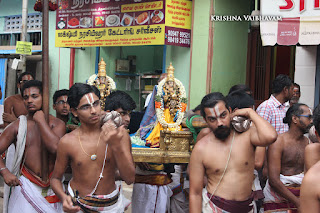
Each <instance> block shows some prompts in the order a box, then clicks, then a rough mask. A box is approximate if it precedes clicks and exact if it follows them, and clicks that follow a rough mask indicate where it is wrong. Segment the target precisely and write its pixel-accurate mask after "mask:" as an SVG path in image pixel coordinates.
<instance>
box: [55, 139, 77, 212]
mask: <svg viewBox="0 0 320 213" xmlns="http://www.w3.org/2000/svg"><path fill="white" fill-rule="evenodd" d="M68 137H70V136H66V137H63V138H61V140H60V142H59V144H58V150H57V157H56V162H55V165H54V170H53V173H52V177H51V180H50V185H51V187H52V189H53V191H54V192H55V194H56V195H57V196H58V197H59V198H60V200H61V201H62V204H63V211H65V212H78V211H79V210H80V207H78V206H73V203H72V200H71V196H69V195H67V194H66V193H65V192H64V190H63V187H62V183H61V181H62V177H63V174H64V172H65V171H66V169H67V166H68V161H69V158H68V154H67V150H68V149H67V145H68V142H69V141H68Z"/></svg>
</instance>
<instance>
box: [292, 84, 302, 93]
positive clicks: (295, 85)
mask: <svg viewBox="0 0 320 213" xmlns="http://www.w3.org/2000/svg"><path fill="white" fill-rule="evenodd" d="M293 86H294V87H298V88H299V92H300V85H299V84H297V83H293Z"/></svg>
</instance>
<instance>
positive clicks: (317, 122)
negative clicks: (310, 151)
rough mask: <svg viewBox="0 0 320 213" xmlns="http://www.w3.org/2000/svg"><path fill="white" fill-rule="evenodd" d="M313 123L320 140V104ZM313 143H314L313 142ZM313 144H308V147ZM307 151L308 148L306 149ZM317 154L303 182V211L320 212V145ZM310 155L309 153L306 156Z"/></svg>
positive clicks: (315, 111) (301, 208)
mask: <svg viewBox="0 0 320 213" xmlns="http://www.w3.org/2000/svg"><path fill="white" fill-rule="evenodd" d="M313 124H314V126H315V128H316V136H317V137H318V140H319V141H320V134H319V133H320V105H318V106H317V107H316V108H315V110H314V111H313ZM312 145H313V144H312ZM309 146H311V144H310V145H308V146H307V147H309ZM306 151H307V150H306ZM314 154H317V156H316V157H317V160H318V161H314V165H309V166H310V168H309V170H308V172H307V173H306V175H305V176H304V178H303V180H302V184H301V192H300V210H301V213H319V212H320V182H319V177H320V161H319V156H320V147H319V146H317V149H316V150H315V151H314ZM305 157H306V158H307V157H308V156H307V155H306V156H305Z"/></svg>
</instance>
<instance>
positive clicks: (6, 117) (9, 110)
mask: <svg viewBox="0 0 320 213" xmlns="http://www.w3.org/2000/svg"><path fill="white" fill-rule="evenodd" d="M30 80H34V75H33V74H32V73H31V72H24V73H22V74H21V75H20V76H19V78H18V83H17V88H18V90H19V92H20V94H16V95H12V96H10V97H7V98H6V99H5V100H4V113H3V116H2V119H3V121H4V126H5V127H6V126H8V125H9V124H10V123H12V122H13V121H15V120H17V118H18V117H19V116H20V115H26V114H28V110H27V109H26V107H25V105H24V103H23V98H22V93H21V89H22V87H23V85H24V84H25V83H26V82H28V81H30Z"/></svg>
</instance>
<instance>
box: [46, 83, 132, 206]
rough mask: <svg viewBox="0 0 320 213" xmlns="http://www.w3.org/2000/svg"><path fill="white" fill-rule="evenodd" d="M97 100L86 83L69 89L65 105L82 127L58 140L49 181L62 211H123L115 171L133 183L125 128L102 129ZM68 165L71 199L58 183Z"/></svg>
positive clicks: (107, 125)
mask: <svg viewBox="0 0 320 213" xmlns="http://www.w3.org/2000/svg"><path fill="white" fill-rule="evenodd" d="M99 97H100V93H99V91H98V90H97V88H96V87H93V86H90V85H87V84H81V83H76V84H74V85H73V86H72V87H71V88H70V90H69V95H68V103H69V105H70V107H71V112H72V113H73V115H74V116H76V117H78V118H79V120H80V122H81V126H80V127H79V128H77V129H76V130H74V131H72V132H71V133H69V134H66V135H65V136H64V137H63V138H61V140H60V143H59V146H58V151H57V161H56V164H55V168H54V172H53V175H52V179H51V186H52V188H53V190H54V191H55V192H56V194H57V195H58V196H59V198H60V200H61V201H62V202H63V210H64V211H65V212H78V211H80V209H82V210H83V211H85V212H87V211H88V210H94V211H99V212H109V211H110V212H123V211H124V208H125V206H124V203H123V197H122V195H121V194H119V188H118V187H116V185H115V171H116V170H117V169H119V172H120V176H121V178H122V179H123V180H124V181H125V182H126V183H127V184H131V183H132V182H133V181H134V163H133V158H132V155H131V152H130V148H131V143H130V138H129V135H128V133H127V131H126V129H125V128H124V126H121V127H119V128H115V124H114V123H113V122H112V121H108V122H107V123H105V124H104V125H103V126H102V127H101V123H100V114H101V111H102V110H101V107H100V100H99ZM68 163H70V165H71V168H72V175H73V177H72V180H71V181H70V182H69V185H68V192H69V194H70V195H71V196H70V195H67V194H66V193H65V192H64V190H63V188H62V184H61V179H62V176H63V174H64V172H65V170H66V168H67V165H68ZM98 195H99V197H97V196H98ZM92 200H94V201H92ZM97 200H98V201H97ZM97 204H99V205H97ZM74 205H75V206H74Z"/></svg>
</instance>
